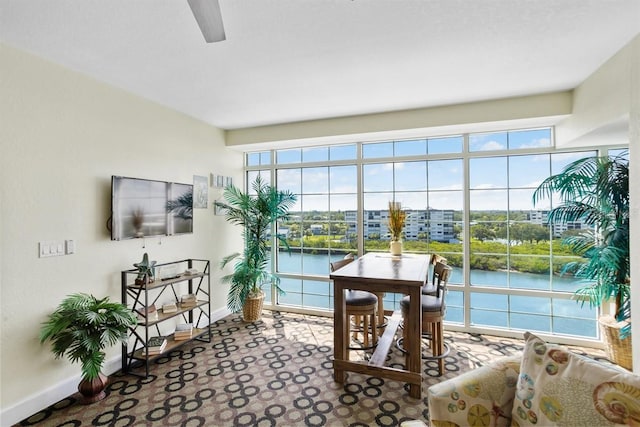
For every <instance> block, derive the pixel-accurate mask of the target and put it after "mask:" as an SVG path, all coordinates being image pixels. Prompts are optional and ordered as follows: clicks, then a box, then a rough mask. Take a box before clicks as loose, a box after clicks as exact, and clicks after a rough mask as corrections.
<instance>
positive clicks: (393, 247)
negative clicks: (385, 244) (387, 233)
mask: <svg viewBox="0 0 640 427" xmlns="http://www.w3.org/2000/svg"><path fill="white" fill-rule="evenodd" d="M389 252H391V255H393V256H400V255H402V241H401V240H392V241H391V244H390V245H389Z"/></svg>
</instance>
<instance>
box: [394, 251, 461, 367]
mask: <svg viewBox="0 0 640 427" xmlns="http://www.w3.org/2000/svg"><path fill="white" fill-rule="evenodd" d="M450 274H451V267H449V266H448V265H446V264H444V263H442V262H439V261H436V264H435V266H434V268H433V282H432V283H433V286H434V287H435V291H436V295H422V298H421V300H422V301H421V302H422V304H421V305H422V338H425V339H427V340H429V341H431V356H425V355H422V358H423V359H435V360H437V361H438V373H439V374H440V375H442V373H443V371H444V358H445V357H446V356H447V355H448V354H449V346H448V345H447V344H446V343H445V342H444V331H443V325H442V322H443V320H444V315H445V312H446V305H445V301H444V300H445V294H446V290H447V281H448V280H449V275H450ZM410 303H411V301H410V298H409V297H408V296H406V297H404V298H402V300H400V308H401V310H402V317H403V318H405V319H406V318H407V316H408V314H409V304H410ZM410 339H411V337H409V336H408V330H407V328H404V329H403V336H402V338H400V339H398V341H396V346H397V347H398V349H400V351H402V352H406V350H405V349H404V347H403V346H402V342H403V341H404V340H410Z"/></svg>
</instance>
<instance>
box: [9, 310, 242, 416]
mask: <svg viewBox="0 0 640 427" xmlns="http://www.w3.org/2000/svg"><path fill="white" fill-rule="evenodd" d="M229 314H231V312H230V311H229V310H228V309H227V308H226V307H222V308H220V309H218V310H215V311H212V312H211V323H213V322H216V321H218V320H220V319H223V318H225V317H227V316H228V315H229ZM121 368H122V356H117V357H114V358H112V359H110V360H107V361H106V362H105V364H104V373H105V374H106V375H111V374H113V373H114V372H117V371H118V370H120V369H121ZM79 382H80V373H78V374H77V375H74V376H72V377H70V378H66V379H65V380H64V381H60V382H59V383H58V384H56V385H53V386H51V387H48V388H47V389H45V390H40V391H38V392H37V393H34V394H32V395H31V396H29V397H27V398H26V399H24V400H23V401H21V402H18V403H16V404H15V405H13V406H11V407H9V408H2V411H1V412H0V425H1V426H2V427H11V426H12V425H14V424H16V423H19V422H20V421H22V420H24V419H25V418H27V417H30V416H31V415H34V414H35V413H37V412H38V411H41V410H42V409H44V408H46V407H47V406H50V405H53V404H54V403H56V402H59V401H61V400H62V399H64V398H66V397H68V396H71V395H72V394H74V393H76V392H77V391H78V383H79Z"/></svg>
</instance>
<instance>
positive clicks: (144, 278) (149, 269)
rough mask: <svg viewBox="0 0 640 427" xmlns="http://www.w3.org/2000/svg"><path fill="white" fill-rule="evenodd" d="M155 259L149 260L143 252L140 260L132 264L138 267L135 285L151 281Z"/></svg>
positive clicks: (153, 274)
mask: <svg viewBox="0 0 640 427" xmlns="http://www.w3.org/2000/svg"><path fill="white" fill-rule="evenodd" d="M155 265H156V261H149V255H148V254H147V253H146V252H145V253H144V255H143V256H142V261H140V262H138V263H135V264H133V266H134V267H136V268H137V269H138V277H136V281H135V283H136V285H145V284H147V283H151V282H153V278H154V276H155Z"/></svg>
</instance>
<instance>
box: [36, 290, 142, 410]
mask: <svg viewBox="0 0 640 427" xmlns="http://www.w3.org/2000/svg"><path fill="white" fill-rule="evenodd" d="M136 324H137V319H136V316H135V314H134V313H133V312H132V311H131V310H130V309H129V308H127V306H125V305H123V304H121V303H117V302H111V301H109V298H108V297H106V298H103V299H97V298H95V297H94V296H92V295H87V294H83V293H77V294H73V295H69V296H67V297H66V298H65V299H64V300H63V301H62V302H61V303H60V305H59V306H58V308H57V309H56V310H55V311H54V312H53V313H51V314H50V315H49V317H48V320H47V321H46V322H44V323H43V324H42V328H41V330H40V342H41V343H44V342H46V341H48V340H49V341H51V351H52V352H53V354H54V355H55V358H56V359H59V358H61V357H63V356H64V355H65V354H66V355H67V357H68V358H69V360H70V361H71V362H72V363H75V362H80V363H81V365H82V380H81V381H80V384H79V385H78V391H79V392H80V394H81V395H82V402H83V403H92V402H97V401H98V400H101V399H103V398H104V397H105V392H104V389H105V387H106V385H107V377H106V376H105V375H104V374H103V373H102V368H103V366H104V361H105V352H104V350H105V349H106V348H107V347H110V346H113V345H115V344H118V343H122V342H126V341H127V338H128V330H129V328H133V327H135V326H136Z"/></svg>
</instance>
